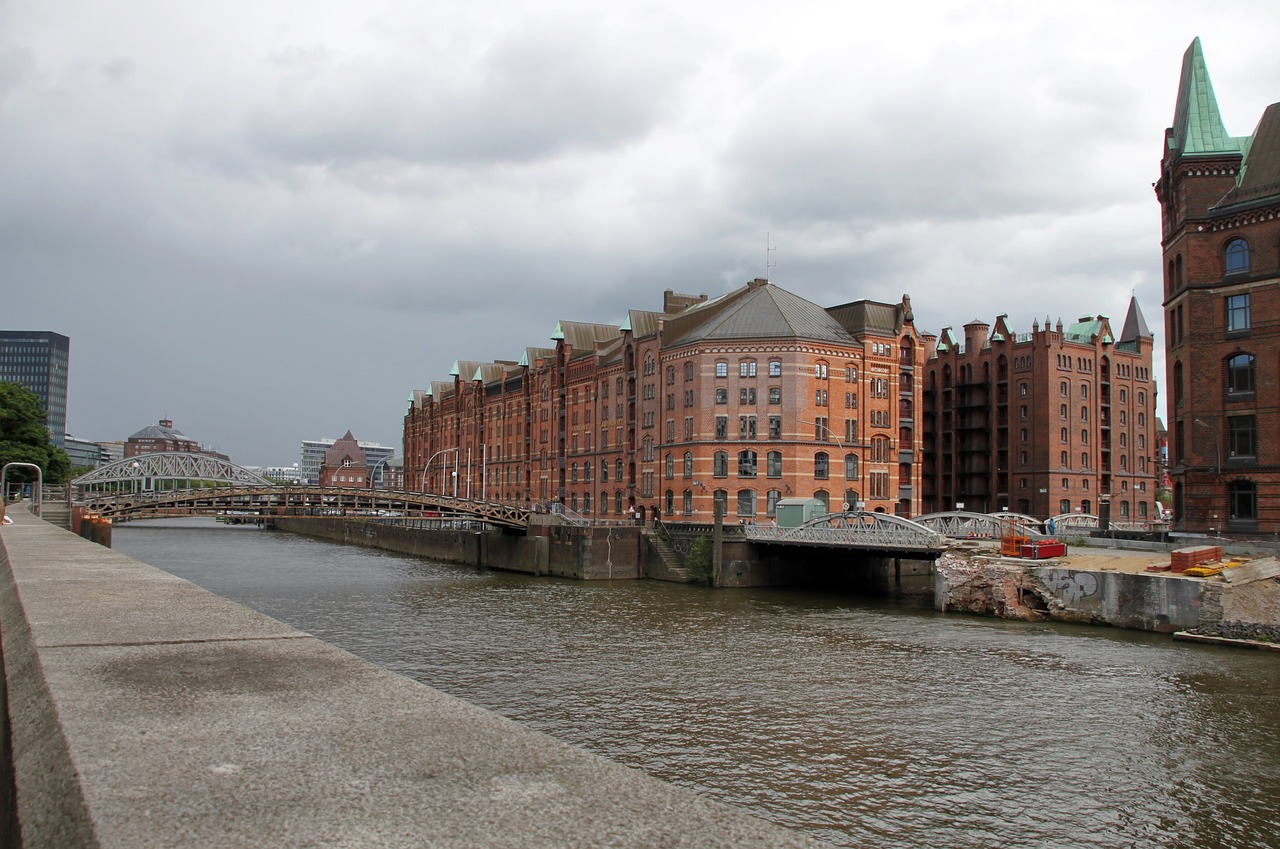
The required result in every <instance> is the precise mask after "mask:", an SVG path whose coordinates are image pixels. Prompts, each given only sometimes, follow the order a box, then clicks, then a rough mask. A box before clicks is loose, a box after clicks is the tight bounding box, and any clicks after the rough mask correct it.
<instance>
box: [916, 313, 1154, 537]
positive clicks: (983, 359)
mask: <svg viewBox="0 0 1280 849" xmlns="http://www.w3.org/2000/svg"><path fill="white" fill-rule="evenodd" d="M924 341H925V348H926V353H927V356H928V359H927V362H926V363H925V367H924V410H923V417H922V426H923V435H924V458H925V463H924V470H923V486H924V490H923V493H922V496H923V497H922V503H923V507H924V510H925V511H926V512H933V511H940V510H952V509H956V508H959V507H960V506H961V505H963V508H964V509H965V510H968V511H970V512H975V513H992V512H996V511H1001V510H1012V511H1014V512H1017V513H1024V514H1029V515H1032V516H1037V517H1041V518H1047V517H1051V516H1055V515H1061V514H1065V513H1089V514H1092V515H1097V516H1099V518H1103V519H1110V520H1111V521H1117V522H1144V521H1151V520H1154V519H1155V518H1156V513H1157V511H1156V486H1157V482H1158V472H1159V469H1160V462H1159V459H1158V457H1159V445H1158V444H1157V442H1156V415H1155V413H1156V385H1155V382H1154V380H1153V379H1152V376H1151V357H1152V346H1153V344H1154V342H1153V337H1152V334H1151V331H1150V330H1149V329H1148V327H1147V323H1146V320H1145V319H1144V318H1143V315H1142V310H1141V309H1140V308H1139V307H1138V302H1137V300H1136V299H1132V298H1131V299H1130V302H1129V309H1128V313H1127V314H1126V316H1125V320H1124V325H1123V326H1122V328H1121V330H1120V334H1119V336H1118V337H1117V336H1116V335H1115V334H1114V332H1113V330H1112V328H1111V322H1110V320H1109V319H1108V318H1107V317H1106V316H1102V315H1099V316H1084V317H1082V318H1080V319H1079V320H1078V321H1076V322H1074V323H1073V324H1071V325H1069V326H1067V327H1065V328H1064V327H1063V324H1062V321H1061V319H1059V321H1058V323H1057V325H1056V326H1053V327H1051V326H1050V325H1049V319H1048V318H1046V319H1045V323H1044V326H1043V327H1041V326H1040V324H1039V322H1035V323H1033V324H1032V326H1031V332H1030V333H1021V334H1019V333H1015V332H1014V330H1013V329H1012V328H1010V327H1009V324H1008V321H1007V318H1006V316H1003V315H1001V316H997V317H996V320H995V325H994V327H992V326H991V325H989V324H987V323H986V322H984V321H980V320H978V319H974V320H973V321H971V322H969V323H968V324H966V325H965V326H964V336H963V337H961V338H957V337H956V335H955V333H954V332H953V331H952V329H951V328H949V327H947V328H943V330H942V332H941V334H940V335H939V336H937V337H934V336H932V335H926V336H925V337H924Z"/></svg>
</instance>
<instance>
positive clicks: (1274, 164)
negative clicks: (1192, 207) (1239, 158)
mask: <svg viewBox="0 0 1280 849" xmlns="http://www.w3.org/2000/svg"><path fill="white" fill-rule="evenodd" d="M1245 148H1246V152H1245V155H1244V161H1243V162H1241V163H1240V171H1239V173H1238V174H1236V184H1235V186H1234V187H1233V188H1232V189H1231V191H1229V192H1227V194H1226V196H1224V197H1223V198H1222V200H1220V201H1218V203H1217V205H1216V206H1214V208H1213V211H1214V212H1222V211H1223V210H1224V209H1226V208H1227V207H1231V206H1236V205H1240V204H1247V203H1253V202H1256V201H1261V200H1268V199H1274V198H1276V197H1280V103H1273V104H1271V105H1270V106H1268V107H1267V109H1266V111H1265V112H1263V113H1262V119H1261V120H1260V121H1258V126H1257V127H1256V128H1255V129H1254V131H1253V136H1251V137H1250V139H1249V143H1248V144H1247V145H1245Z"/></svg>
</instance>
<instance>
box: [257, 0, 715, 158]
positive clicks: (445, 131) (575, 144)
mask: <svg viewBox="0 0 1280 849" xmlns="http://www.w3.org/2000/svg"><path fill="white" fill-rule="evenodd" d="M656 25H657V24H656V23H652V22H651V23H640V24H634V25H633V26H631V27H619V26H613V27H605V26H603V25H598V24H596V23H594V22H592V21H588V20H585V19H581V18H579V19H555V20H546V21H540V22H537V23H533V24H527V25H525V26H523V27H521V28H519V29H518V30H516V31H514V32H511V33H508V34H507V36H506V38H505V39H504V40H503V41H501V42H499V43H498V44H496V45H494V46H493V47H492V48H491V49H490V50H488V51H487V52H485V53H484V54H483V55H482V56H481V57H480V58H479V59H478V60H477V61H476V62H475V63H474V65H472V66H470V67H456V68H454V67H449V66H448V65H447V64H445V65H444V66H437V65H433V64H432V63H431V62H429V61H428V62H426V63H423V64H422V65H419V66H417V67H407V66H398V67H397V66H391V67H370V65H369V63H362V64H360V65H356V66H335V65H333V64H332V63H331V62H330V63H323V62H317V61H315V57H304V58H307V59H308V60H310V61H308V62H300V64H303V65H307V66H310V67H311V70H310V72H309V73H303V74H297V75H291V76H289V77H286V78H285V79H283V80H282V81H281V84H280V87H279V89H278V91H277V93H276V95H275V98H274V100H273V101H272V102H270V103H263V102H260V103H259V104H258V106H257V107H256V108H255V109H253V110H252V111H251V112H250V113H249V114H248V116H247V117H246V120H245V125H244V135H245V138H246V140H247V143H248V144H249V146H250V147H251V148H253V149H255V150H257V151H258V152H260V153H261V154H263V155H266V156H268V157H273V158H279V159H281V160H284V161H286V162H294V163H335V164H339V165H345V164H349V163H352V162H356V161H360V160H368V159H383V158H386V159H392V160H399V161H404V162H417V163H431V162H437V163H440V162H443V163H476V162H500V163H501V162H507V163H510V162H515V163H520V162H528V161H530V160H535V159H541V158H546V157H552V156H556V155H559V154H562V153H565V152H567V151H570V150H576V151H591V150H603V149H609V148H614V147H617V146H619V145H622V144H626V143H630V142H634V141H636V140H638V139H640V138H642V137H644V136H645V134H647V133H648V132H650V131H651V130H652V129H653V127H654V126H655V125H656V124H658V123H659V122H660V121H661V120H662V119H663V118H664V117H665V116H668V115H669V114H671V112H672V110H673V109H675V108H676V106H677V105H678V103H679V101H680V99H681V97H682V91H683V87H684V85H685V83H686V82H687V81H688V80H689V78H690V77H691V75H692V74H693V73H694V72H695V71H696V69H697V62H696V61H695V60H694V59H693V58H692V57H693V55H694V53H695V52H696V51H695V50H694V47H693V46H694V44H696V42H697V38H698V36H697V35H696V33H694V32H691V31H689V30H688V29H687V28H684V29H681V28H679V27H677V28H676V30H675V31H672V32H663V33H662V39H661V41H662V42H664V43H665V44H666V45H667V46H666V48H665V49H657V50H655V49H646V48H642V47H641V45H648V44H653V43H654V42H655V41H658V40H659V39H658V36H659V33H658V32H655V31H654V27H655V26H656ZM662 25H663V26H669V25H670V21H664V22H663V24H662ZM445 61H446V63H447V61H448V60H447V59H446V60H445ZM319 66H323V67H324V71H323V73H324V74H325V75H326V78H325V79H317V74H320V73H322V72H321V71H319V70H317V67H319Z"/></svg>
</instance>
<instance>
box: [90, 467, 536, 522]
mask: <svg viewBox="0 0 1280 849" xmlns="http://www.w3.org/2000/svg"><path fill="white" fill-rule="evenodd" d="M71 483H72V486H73V488H74V496H73V498H74V502H75V504H76V505H77V506H79V507H83V508H86V509H87V510H89V511H91V512H94V513H97V514H98V515H100V516H102V517H104V518H109V519H112V520H114V521H117V522H127V521H129V520H131V519H155V518H167V517H173V516H194V515H206V516H207V515H226V514H237V515H240V516H242V517H244V518H245V519H248V520H253V519H263V520H269V519H272V518H279V517H286V516H288V517H318V518H325V517H333V516H348V517H352V516H370V517H375V516H376V517H413V518H417V517H423V516H430V517H433V518H441V519H472V520H479V521H482V522H488V523H490V524H493V525H499V526H502V527H508V528H516V529H521V530H522V529H524V528H526V527H528V524H529V513H530V510H529V509H528V508H526V507H520V506H515V505H510V504H492V503H489V502H484V501H471V500H469V499H465V498H452V497H450V496H447V495H434V494H430V493H427V494H422V493H416V492H395V491H390V490H375V489H358V488H355V487H325V486H308V485H280V484H276V483H273V482H271V481H269V480H267V479H266V478H264V477H262V476H261V475H257V474H255V473H254V472H251V471H249V470H248V469H244V468H242V467H240V466H237V465H235V464H234V463H231V462H229V461H226V460H219V459H218V458H216V457H208V456H204V455H199V454H178V453H173V454H146V455H140V456H138V457H130V458H128V459H127V460H120V461H117V462H115V463H111V464H109V465H107V466H102V467H100V468H98V469H95V470H94V471H93V472H91V473H89V474H87V475H83V476H81V477H79V478H76V479H75V480H73V481H72V482H71Z"/></svg>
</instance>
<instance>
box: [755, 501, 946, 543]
mask: <svg viewBox="0 0 1280 849" xmlns="http://www.w3.org/2000/svg"><path fill="white" fill-rule="evenodd" d="M739 530H740V532H741V533H742V535H743V536H745V537H746V538H747V539H749V540H752V541H754V542H775V543H794V544H803V545H830V546H847V547H853V548H867V549H881V550H886V551H922V552H924V551H941V550H942V549H944V548H946V546H947V540H946V537H944V536H943V535H942V534H939V533H937V532H935V531H933V530H932V529H930V528H927V527H925V526H923V525H921V524H919V523H917V522H913V521H912V520H910V519H904V518H902V517H901V516H894V515H891V514H888V513H868V512H865V511H850V512H848V513H831V514H828V515H826V516H821V517H819V518H817V519H814V520H812V521H810V522H807V523H805V524H803V525H800V526H799V527H795V528H782V527H778V526H776V525H768V526H765V525H743V526H741V527H740V528H739Z"/></svg>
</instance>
